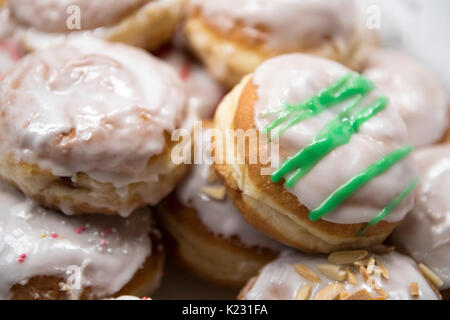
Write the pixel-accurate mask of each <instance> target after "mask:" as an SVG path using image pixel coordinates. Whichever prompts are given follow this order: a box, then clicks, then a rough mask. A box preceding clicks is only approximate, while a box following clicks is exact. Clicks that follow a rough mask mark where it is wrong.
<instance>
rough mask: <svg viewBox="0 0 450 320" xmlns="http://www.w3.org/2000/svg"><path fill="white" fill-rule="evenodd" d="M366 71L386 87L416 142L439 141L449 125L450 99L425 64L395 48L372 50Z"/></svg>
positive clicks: (384, 90) (365, 64) (373, 79)
mask: <svg viewBox="0 0 450 320" xmlns="http://www.w3.org/2000/svg"><path fill="white" fill-rule="evenodd" d="M363 75H365V76H366V77H368V78H369V79H371V80H372V81H373V82H374V83H375V85H376V86H377V88H379V89H380V90H381V91H383V93H384V94H386V95H387V97H388V98H389V100H390V101H391V104H392V106H394V107H395V108H396V109H397V110H398V112H399V113H400V116H401V117H402V118H403V120H404V121H405V123H406V126H407V128H408V132H409V137H410V140H411V142H412V144H413V145H414V146H423V145H426V144H431V143H436V142H439V141H440V140H441V139H442V137H443V136H444V134H445V132H446V131H447V129H448V118H449V112H448V109H449V100H448V96H447V92H446V91H445V89H444V88H443V87H442V85H441V84H440V83H439V81H438V80H437V79H436V78H435V77H434V75H433V74H431V72H430V71H428V70H427V69H426V68H425V67H423V66H422V65H420V64H418V63H417V62H416V61H414V60H413V59H411V58H410V57H408V56H406V55H405V54H403V53H401V52H398V51H395V50H391V49H374V50H372V51H370V53H369V55H368V57H367V60H366V61H365V63H364V67H363Z"/></svg>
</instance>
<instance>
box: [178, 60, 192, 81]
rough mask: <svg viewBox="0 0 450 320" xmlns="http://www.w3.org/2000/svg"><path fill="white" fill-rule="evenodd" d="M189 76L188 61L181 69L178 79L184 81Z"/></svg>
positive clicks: (189, 66) (189, 67)
mask: <svg viewBox="0 0 450 320" xmlns="http://www.w3.org/2000/svg"><path fill="white" fill-rule="evenodd" d="M190 74H191V65H190V63H189V62H188V61H186V62H185V63H184V64H183V66H182V67H181V71H180V77H181V79H182V80H186V79H187V78H188V77H189V75H190Z"/></svg>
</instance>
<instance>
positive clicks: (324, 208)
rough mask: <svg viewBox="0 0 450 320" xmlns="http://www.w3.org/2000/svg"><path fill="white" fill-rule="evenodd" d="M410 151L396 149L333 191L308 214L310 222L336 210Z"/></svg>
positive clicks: (407, 149)
mask: <svg viewBox="0 0 450 320" xmlns="http://www.w3.org/2000/svg"><path fill="white" fill-rule="evenodd" d="M411 151H412V148H411V147H406V148H402V149H398V150H396V151H394V152H392V153H390V154H388V155H387V156H385V157H384V158H382V159H380V160H378V161H377V162H375V163H373V164H371V165H370V166H369V167H368V168H367V169H366V170H364V171H363V172H361V173H359V174H358V175H356V176H355V177H353V178H352V179H350V180H349V181H348V182H347V183H345V184H343V185H342V186H340V187H339V188H338V189H337V190H336V191H334V192H333V193H332V194H331V195H330V196H329V197H328V198H327V199H326V200H325V201H324V202H323V203H322V204H321V205H320V206H319V207H318V208H316V209H314V210H312V211H311V212H310V213H309V219H310V220H312V221H316V220H319V219H320V218H322V217H323V216H324V215H326V214H327V213H329V212H331V211H332V210H334V209H336V208H337V207H338V206H339V205H340V204H341V203H342V202H344V201H345V199H347V198H348V197H350V196H351V195H352V194H354V193H355V192H356V191H357V190H359V189H360V188H361V187H362V186H364V185H365V184H366V183H368V182H369V181H370V180H372V179H373V178H375V177H376V176H379V175H380V174H383V173H384V172H386V171H387V170H388V169H389V168H391V167H392V166H393V165H395V164H396V163H397V162H398V161H400V160H401V159H403V158H404V157H406V156H407V155H408V154H410V153H411Z"/></svg>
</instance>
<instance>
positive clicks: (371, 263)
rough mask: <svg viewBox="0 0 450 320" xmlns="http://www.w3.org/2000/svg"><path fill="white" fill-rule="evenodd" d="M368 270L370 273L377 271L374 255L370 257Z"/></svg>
mask: <svg viewBox="0 0 450 320" xmlns="http://www.w3.org/2000/svg"><path fill="white" fill-rule="evenodd" d="M366 271H367V274H368V275H372V274H373V273H374V272H375V259H374V258H373V257H370V259H369V263H368V264H367V268H366Z"/></svg>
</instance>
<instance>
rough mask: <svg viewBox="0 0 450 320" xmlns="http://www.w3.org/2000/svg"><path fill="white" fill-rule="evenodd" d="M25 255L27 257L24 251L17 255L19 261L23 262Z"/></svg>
mask: <svg viewBox="0 0 450 320" xmlns="http://www.w3.org/2000/svg"><path fill="white" fill-rule="evenodd" d="M26 257H27V254H26V253H22V254H21V255H20V257H19V263H22V262H24V261H25V258H26Z"/></svg>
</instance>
